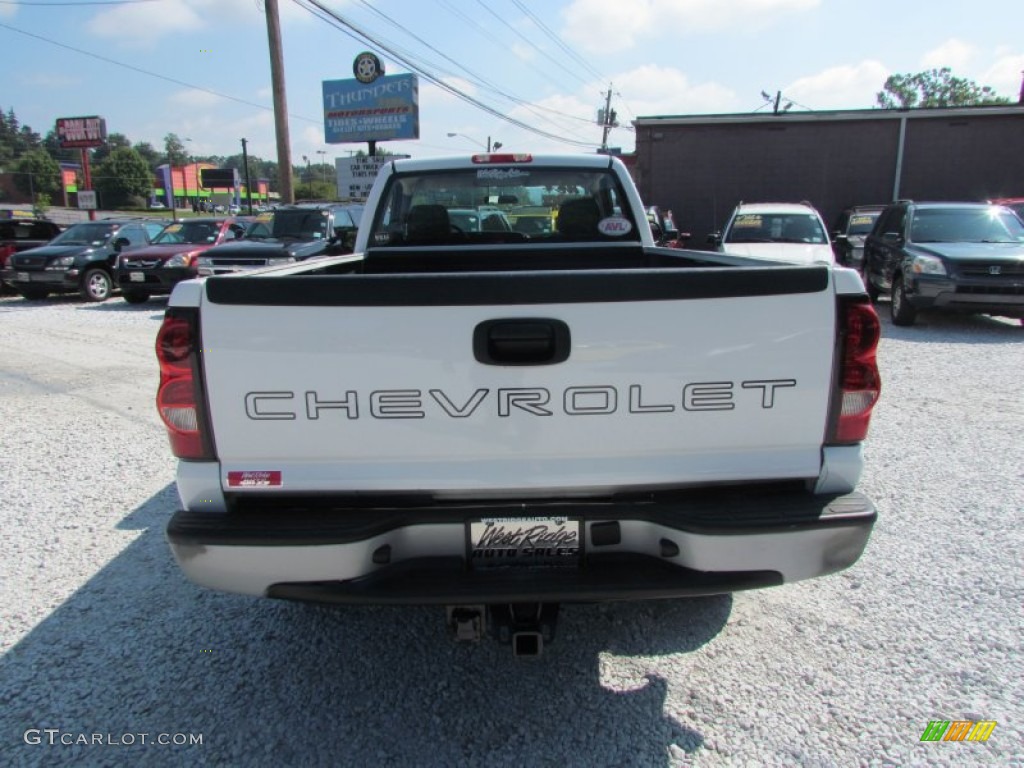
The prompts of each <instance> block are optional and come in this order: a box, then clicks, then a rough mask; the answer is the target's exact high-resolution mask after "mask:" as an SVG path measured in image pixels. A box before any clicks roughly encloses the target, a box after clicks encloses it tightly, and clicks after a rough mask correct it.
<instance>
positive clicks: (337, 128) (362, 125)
mask: <svg viewBox="0 0 1024 768" xmlns="http://www.w3.org/2000/svg"><path fill="white" fill-rule="evenodd" d="M323 97H324V140H325V141H326V142H327V143H328V144H343V143H345V142H357V141H389V140H400V139H418V138H419V137H420V106H419V81H418V80H417V78H416V75H386V76H384V77H378V78H377V79H376V80H374V81H373V82H372V83H361V82H359V81H358V80H355V79H351V80H324V81H323Z"/></svg>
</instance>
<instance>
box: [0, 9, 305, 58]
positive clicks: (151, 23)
mask: <svg viewBox="0 0 1024 768" xmlns="http://www.w3.org/2000/svg"><path fill="white" fill-rule="evenodd" d="M4 7H5V6H3V5H0V8H4ZM278 7H279V9H280V18H281V23H282V24H292V23H296V22H301V23H306V22H309V21H310V20H313V16H312V15H311V14H310V13H308V12H306V11H305V10H303V9H302V8H300V7H299V6H298V5H296V4H295V3H291V2H281V3H280V4H279V6H278ZM239 23H246V24H255V23H259V24H264V25H265V24H266V19H265V16H264V12H263V8H262V4H259V5H257V4H256V3H254V2H253V0H156V2H150V3H138V4H132V5H119V6H115V7H113V8H111V9H109V10H102V11H100V12H99V13H97V14H96V15H95V16H93V18H92V20H91V21H89V23H88V24H87V25H86V29H87V30H88V31H89V32H90V33H91V34H93V35H96V36H97V37H103V38H108V39H112V40H116V41H117V42H118V43H120V44H121V45H123V46H125V47H132V48H143V47H147V46H150V45H152V44H153V43H154V42H156V41H157V40H159V39H160V38H162V37H165V36H167V35H171V34H174V33H177V32H187V31H193V30H197V29H208V30H210V31H211V32H216V33H218V34H220V33H223V32H225V31H229V30H230V28H231V25H235V24H239Z"/></svg>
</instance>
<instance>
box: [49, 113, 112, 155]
mask: <svg viewBox="0 0 1024 768" xmlns="http://www.w3.org/2000/svg"><path fill="white" fill-rule="evenodd" d="M57 141H59V142H60V148H61V149H88V148H89V147H102V146H103V145H104V144H106V143H107V121H106V120H104V119H103V118H102V117H58V118H57Z"/></svg>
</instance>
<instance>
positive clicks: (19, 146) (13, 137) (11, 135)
mask: <svg viewBox="0 0 1024 768" xmlns="http://www.w3.org/2000/svg"><path fill="white" fill-rule="evenodd" d="M40 145H41V139H40V138H39V134H38V133H36V132H35V131H33V130H32V129H31V128H29V127H28V126H27V125H24V126H23V125H21V123H19V122H18V117H17V115H15V114H14V109H13V108H12V109H8V110H7V113H6V114H4V113H3V112H0V165H4V166H6V165H9V164H10V163H12V162H13V161H15V160H17V159H19V158H20V157H21V156H22V155H24V154H25V153H26V152H30V151H32V150H33V149H39V147H40Z"/></svg>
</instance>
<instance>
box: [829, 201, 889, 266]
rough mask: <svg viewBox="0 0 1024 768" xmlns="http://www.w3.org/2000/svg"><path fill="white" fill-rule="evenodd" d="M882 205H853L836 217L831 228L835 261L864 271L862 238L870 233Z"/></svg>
mask: <svg viewBox="0 0 1024 768" xmlns="http://www.w3.org/2000/svg"><path fill="white" fill-rule="evenodd" d="M883 208H885V206H884V205H855V206H852V207H850V208H847V209H846V210H845V211H843V212H842V213H841V214H839V218H838V219H836V224H835V226H834V227H833V228H832V251H833V252H834V253H835V255H836V263H837V264H841V265H843V266H844V267H850V268H851V269H856V270H857V271H858V272H860V273H862V274H863V271H864V240H865V239H866V238H867V236H868V235H869V234H871V230H872V228H873V227H874V226H875V222H876V221H878V217H879V215H880V214H881V213H882V209H883Z"/></svg>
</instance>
